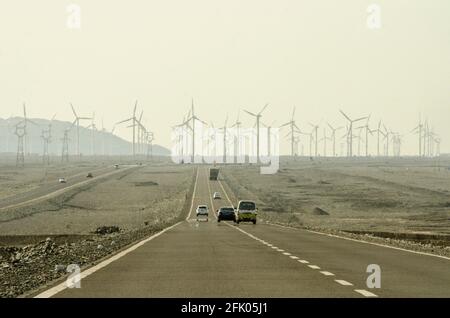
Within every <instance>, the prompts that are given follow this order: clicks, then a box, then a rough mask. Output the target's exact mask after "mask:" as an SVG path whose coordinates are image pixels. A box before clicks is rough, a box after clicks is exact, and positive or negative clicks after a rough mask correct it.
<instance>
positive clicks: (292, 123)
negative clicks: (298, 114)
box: [280, 106, 300, 156]
mask: <svg viewBox="0 0 450 318" xmlns="http://www.w3.org/2000/svg"><path fill="white" fill-rule="evenodd" d="M294 116H295V106H294V108H293V110H292V116H291V120H290V121H288V122H287V123H285V124H283V125H281V126H280V128H282V127H285V126H288V125H289V126H290V129H291V131H290V135H291V156H294V155H295V151H294V146H295V138H296V137H295V132H298V133H300V128H298V126H297V124H296V123H295V120H294Z"/></svg>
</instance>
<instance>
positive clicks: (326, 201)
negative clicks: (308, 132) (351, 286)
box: [223, 158, 450, 245]
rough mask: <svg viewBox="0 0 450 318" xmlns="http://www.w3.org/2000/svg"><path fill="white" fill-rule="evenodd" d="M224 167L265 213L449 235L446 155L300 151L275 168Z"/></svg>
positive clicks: (312, 223)
mask: <svg viewBox="0 0 450 318" xmlns="http://www.w3.org/2000/svg"><path fill="white" fill-rule="evenodd" d="M223 170H224V173H223V175H224V176H225V179H226V180H227V183H228V185H229V186H230V187H231V188H232V190H233V192H235V193H237V194H238V195H239V196H240V197H245V196H248V197H257V198H258V200H259V206H260V215H261V217H262V218H264V219H266V220H270V221H275V222H281V223H289V224H291V225H297V226H305V227H311V228H315V229H319V230H320V229H322V230H326V229H327V230H339V231H350V232H362V233H371V234H376V235H380V236H386V237H404V238H421V237H422V238H428V239H430V238H433V236H439V237H440V238H443V239H444V240H446V239H447V240H448V237H447V236H448V235H450V159H417V158H389V159H375V158H374V159H371V158H360V159H353V160H349V159H343V158H342V159H315V160H312V159H309V158H299V159H298V160H289V161H286V160H285V161H282V162H281V166H280V171H279V173H277V174H275V175H261V174H260V173H259V169H258V168H257V167H253V168H249V167H227V168H224V169H223ZM441 236H442V237H441ZM438 240H439V239H438ZM443 244H447V245H448V241H447V243H443Z"/></svg>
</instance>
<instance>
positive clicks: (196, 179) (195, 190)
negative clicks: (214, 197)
mask: <svg viewBox="0 0 450 318" xmlns="http://www.w3.org/2000/svg"><path fill="white" fill-rule="evenodd" d="M199 170H200V168H197V175H196V176H195V183H194V191H192V199H191V208H190V209H189V214H188V216H187V217H186V221H187V220H189V218H190V217H191V213H192V208H193V207H194V199H195V193H196V192H197V181H198V172H199Z"/></svg>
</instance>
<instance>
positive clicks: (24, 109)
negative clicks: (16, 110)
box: [22, 103, 38, 156]
mask: <svg viewBox="0 0 450 318" xmlns="http://www.w3.org/2000/svg"><path fill="white" fill-rule="evenodd" d="M22 123H23V127H24V130H25V135H24V137H25V139H24V140H25V145H24V148H25V149H24V150H25V152H26V154H27V155H28V156H29V155H30V148H31V143H30V142H29V140H28V133H27V123H31V124H33V125H35V126H38V124H36V123H35V122H34V121H32V120H30V119H28V117H27V109H26V106H25V103H23V120H22Z"/></svg>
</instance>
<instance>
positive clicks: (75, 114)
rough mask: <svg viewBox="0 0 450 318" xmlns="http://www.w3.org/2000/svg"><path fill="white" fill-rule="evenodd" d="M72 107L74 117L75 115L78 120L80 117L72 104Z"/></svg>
mask: <svg viewBox="0 0 450 318" xmlns="http://www.w3.org/2000/svg"><path fill="white" fill-rule="evenodd" d="M70 107H71V108H72V112H73V115H74V116H75V117H76V118H78V115H77V113H76V112H75V108H74V107H73V105H72V103H70Z"/></svg>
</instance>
